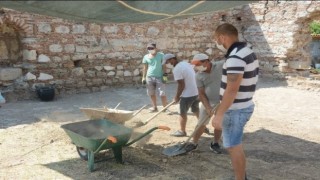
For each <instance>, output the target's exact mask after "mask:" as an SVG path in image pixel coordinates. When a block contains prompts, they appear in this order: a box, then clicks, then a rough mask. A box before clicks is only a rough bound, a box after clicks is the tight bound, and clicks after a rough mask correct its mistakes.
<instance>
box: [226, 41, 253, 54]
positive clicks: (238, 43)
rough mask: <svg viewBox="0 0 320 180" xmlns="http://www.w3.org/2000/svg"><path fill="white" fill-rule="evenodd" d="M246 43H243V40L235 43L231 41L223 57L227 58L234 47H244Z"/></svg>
mask: <svg viewBox="0 0 320 180" xmlns="http://www.w3.org/2000/svg"><path fill="white" fill-rule="evenodd" d="M246 45H247V43H245V42H235V43H233V44H232V45H231V46H230V47H229V49H228V51H227V54H226V55H225V56H224V57H225V58H228V57H229V55H230V53H231V52H232V51H233V50H234V49H235V48H238V47H239V48H240V49H241V48H243V47H245V46H246Z"/></svg>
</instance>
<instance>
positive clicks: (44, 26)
mask: <svg viewBox="0 0 320 180" xmlns="http://www.w3.org/2000/svg"><path fill="white" fill-rule="evenodd" d="M51 30H52V29H51V25H50V24H49V23H39V24H38V31H39V32H42V33H50V32H51Z"/></svg>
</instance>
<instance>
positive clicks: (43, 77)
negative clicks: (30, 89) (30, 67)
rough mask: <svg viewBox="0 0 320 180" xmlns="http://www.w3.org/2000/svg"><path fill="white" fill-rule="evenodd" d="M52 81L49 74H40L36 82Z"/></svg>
mask: <svg viewBox="0 0 320 180" xmlns="http://www.w3.org/2000/svg"><path fill="white" fill-rule="evenodd" d="M50 79H53V76H52V75H50V74H46V73H40V76H39V77H38V80H40V81H46V80H50Z"/></svg>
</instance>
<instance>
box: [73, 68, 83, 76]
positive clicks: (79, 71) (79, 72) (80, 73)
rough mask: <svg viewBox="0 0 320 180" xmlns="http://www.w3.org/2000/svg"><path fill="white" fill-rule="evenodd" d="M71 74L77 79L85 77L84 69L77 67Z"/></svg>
mask: <svg viewBox="0 0 320 180" xmlns="http://www.w3.org/2000/svg"><path fill="white" fill-rule="evenodd" d="M71 74H72V75H73V76H76V77H80V76H83V75H84V71H83V68H82V67H77V68H74V69H72V71H71Z"/></svg>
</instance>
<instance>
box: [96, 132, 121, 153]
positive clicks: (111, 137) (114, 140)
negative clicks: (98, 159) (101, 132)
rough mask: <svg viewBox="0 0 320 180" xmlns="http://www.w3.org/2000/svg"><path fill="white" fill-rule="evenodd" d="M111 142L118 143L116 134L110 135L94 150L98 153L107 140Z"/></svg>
mask: <svg viewBox="0 0 320 180" xmlns="http://www.w3.org/2000/svg"><path fill="white" fill-rule="evenodd" d="M108 141H109V142H111V143H117V142H118V140H117V138H115V137H114V136H108V137H107V138H106V139H105V140H104V141H103V142H102V143H101V144H100V146H99V147H98V148H97V149H96V150H95V151H94V152H93V153H94V154H96V153H98V152H99V151H100V149H101V148H102V147H103V146H104V145H105V144H106V143H107V142H108Z"/></svg>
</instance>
